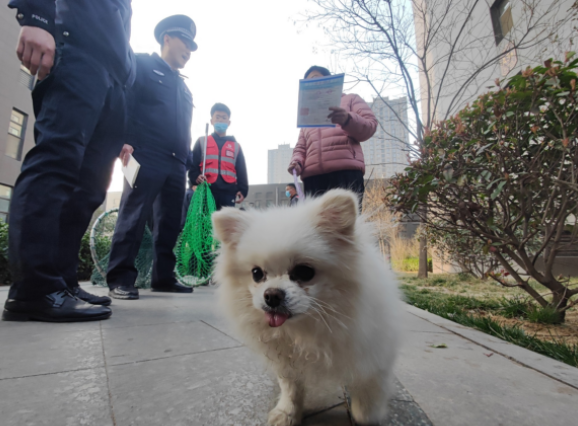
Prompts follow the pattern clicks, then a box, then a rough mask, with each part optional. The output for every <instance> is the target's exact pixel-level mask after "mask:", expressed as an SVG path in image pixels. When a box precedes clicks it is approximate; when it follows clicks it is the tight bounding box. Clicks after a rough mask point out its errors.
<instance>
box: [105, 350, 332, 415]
mask: <svg viewBox="0 0 578 426" xmlns="http://www.w3.org/2000/svg"><path fill="white" fill-rule="evenodd" d="M109 375H110V383H111V394H112V400H113V407H114V413H115V418H116V420H117V424H119V425H120V424H122V425H130V426H133V425H135V426H136V425H139V426H148V425H151V426H152V425H161V424H162V425H165V424H166V425H169V424H170V425H175V426H180V425H195V426H197V425H211V426H219V425H242V426H246V425H247V426H252V425H255V426H260V425H265V424H266V419H267V413H268V412H269V411H270V410H271V409H272V408H273V407H274V406H275V403H276V399H277V394H278V385H277V383H276V380H275V378H273V377H272V375H270V374H269V373H268V372H266V371H265V369H264V367H263V365H262V364H261V361H260V360H259V359H258V358H257V357H256V356H255V355H254V354H253V353H251V352H250V351H249V350H248V349H247V348H244V347H243V348H235V349H226V350H219V351H215V352H211V353H208V354H197V355H188V356H182V357H176V358H170V359H162V360H155V361H149V362H143V363H138V364H127V365H117V366H111V367H109ZM336 391H337V392H339V390H336V389H335V388H332V389H329V390H328V391H327V390H321V389H314V390H312V394H311V395H308V397H307V405H306V412H308V413H311V412H317V411H320V410H324V409H326V408H328V407H331V406H334V405H336V404H339V403H341V402H343V399H342V398H341V399H339V394H338V393H336ZM323 404H327V405H323Z"/></svg>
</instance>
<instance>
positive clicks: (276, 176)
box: [267, 144, 293, 183]
mask: <svg viewBox="0 0 578 426" xmlns="http://www.w3.org/2000/svg"><path fill="white" fill-rule="evenodd" d="M292 155H293V148H291V146H290V145H289V144H281V145H279V146H278V148H277V149H270V150H269V156H268V161H267V183H287V182H292V181H293V178H292V177H291V175H290V174H289V173H288V172H287V168H288V167H289V163H290V162H291V156H292Z"/></svg>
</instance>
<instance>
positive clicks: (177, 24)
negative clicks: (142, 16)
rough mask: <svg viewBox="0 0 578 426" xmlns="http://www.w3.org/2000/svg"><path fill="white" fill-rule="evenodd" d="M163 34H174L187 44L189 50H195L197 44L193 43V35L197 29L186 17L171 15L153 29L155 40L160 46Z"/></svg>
mask: <svg viewBox="0 0 578 426" xmlns="http://www.w3.org/2000/svg"><path fill="white" fill-rule="evenodd" d="M165 34H174V35H176V36H178V37H180V38H183V39H185V40H186V41H187V42H189V44H190V47H191V50H192V51H193V52H194V51H195V50H197V43H195V41H194V39H195V35H197V27H196V25H195V23H194V22H193V20H192V19H191V18H189V17H188V16H186V15H173V16H169V17H168V18H165V19H163V20H162V21H161V22H159V23H158V24H157V26H156V27H155V38H156V39H157V41H158V42H159V43H160V44H163V37H164V36H165Z"/></svg>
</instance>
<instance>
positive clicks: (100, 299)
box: [70, 286, 112, 306]
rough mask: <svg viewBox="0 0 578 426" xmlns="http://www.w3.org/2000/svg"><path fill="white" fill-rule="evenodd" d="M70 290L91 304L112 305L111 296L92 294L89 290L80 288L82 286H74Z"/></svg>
mask: <svg viewBox="0 0 578 426" xmlns="http://www.w3.org/2000/svg"><path fill="white" fill-rule="evenodd" d="M70 292H71V293H72V294H73V295H74V296H75V297H77V298H79V299H80V300H84V301H85V302H86V303H90V304H91V305H100V306H108V305H110V302H112V300H110V297H106V296H97V295H95V294H91V293H89V292H88V291H86V290H84V289H82V288H80V286H77V287H74V288H73V289H71V290H70Z"/></svg>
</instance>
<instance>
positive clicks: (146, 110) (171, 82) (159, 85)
mask: <svg viewBox="0 0 578 426" xmlns="http://www.w3.org/2000/svg"><path fill="white" fill-rule="evenodd" d="M136 63H137V75H136V81H135V83H134V85H133V86H132V89H131V90H130V91H129V94H128V129H127V138H126V143H128V144H130V145H132V146H133V148H134V149H135V153H138V154H139V155H140V156H142V155H143V154H144V155H147V154H148V156H149V157H153V158H156V157H158V156H161V158H164V159H166V158H169V157H174V158H175V159H177V160H178V161H180V162H181V163H183V164H186V163H187V158H188V156H189V153H190V150H191V121H192V118H193V97H192V95H191V92H190V91H189V89H188V88H187V85H186V84H185V82H184V81H183V78H182V77H181V75H180V74H179V73H178V71H173V70H172V69H171V67H169V65H168V64H167V63H166V62H165V61H164V60H163V59H162V58H161V57H160V56H159V55H157V54H156V53H153V54H152V55H148V54H140V53H139V54H137V55H136Z"/></svg>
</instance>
